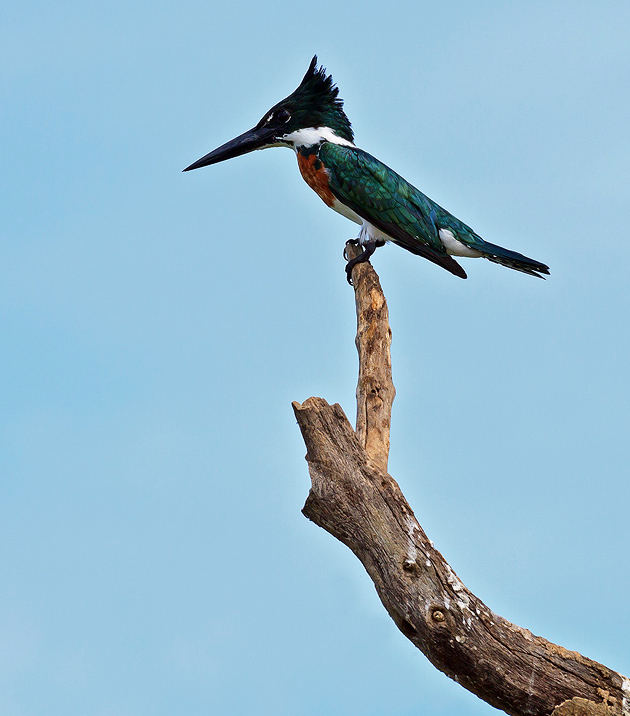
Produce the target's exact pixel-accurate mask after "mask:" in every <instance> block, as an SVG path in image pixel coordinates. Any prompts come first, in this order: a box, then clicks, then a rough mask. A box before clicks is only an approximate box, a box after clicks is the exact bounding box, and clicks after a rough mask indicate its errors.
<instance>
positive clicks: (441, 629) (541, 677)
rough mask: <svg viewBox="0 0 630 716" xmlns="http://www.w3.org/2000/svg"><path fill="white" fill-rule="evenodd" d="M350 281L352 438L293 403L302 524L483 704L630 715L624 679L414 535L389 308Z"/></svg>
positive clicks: (339, 418)
mask: <svg viewBox="0 0 630 716" xmlns="http://www.w3.org/2000/svg"><path fill="white" fill-rule="evenodd" d="M352 250H353V247H348V254H350V256H351V255H352V254H351V251H352ZM352 277H353V284H354V290H355V299H356V308H357V338H356V343H357V349H358V352H359V361H360V367H359V382H358V385H357V429H356V431H355V430H353V428H352V426H351V425H350V423H349V421H348V419H347V418H346V416H345V414H344V412H343V410H342V409H341V407H340V406H339V405H337V404H335V405H329V404H328V403H327V402H326V401H325V400H323V399H322V398H309V399H308V400H306V401H305V402H304V403H303V404H301V405H300V404H299V403H297V402H296V403H293V408H294V411H295V415H296V418H297V421H298V424H299V426H300V429H301V431H302V436H303V438H304V441H305V443H306V447H307V454H306V460H307V462H308V467H309V472H310V476H311V481H312V486H311V490H310V493H309V496H308V499H307V500H306V504H305V505H304V508H303V510H302V511H303V513H304V514H305V515H306V517H308V518H309V519H310V520H312V521H313V522H315V524H317V525H319V526H320V527H323V528H324V529H325V530H327V531H328V532H330V533H331V534H332V535H333V536H334V537H336V538H337V539H339V540H340V541H341V542H343V543H344V544H346V545H347V546H348V547H350V549H351V550H352V551H353V552H354V553H355V554H356V556H357V557H358V558H359V559H360V560H361V562H362V563H363V565H364V566H365V568H366V570H367V572H368V574H369V575H370V577H371V578H372V580H373V581H374V585H375V587H376V591H377V593H378V595H379V597H380V599H381V601H382V602H383V605H384V606H385V608H386V609H387V611H388V612H389V614H390V616H391V617H392V619H393V620H394V622H395V623H396V625H397V626H398V628H399V629H400V630H401V631H402V633H403V634H404V635H405V636H406V637H407V638H408V639H410V640H411V641H412V642H413V643H414V644H415V645H416V646H417V647H418V648H419V649H420V650H421V651H422V652H423V653H424V654H425V656H426V657H427V658H428V659H429V660H430V661H431V663H432V664H433V665H434V666H435V667H436V668H438V669H439V670H440V671H442V672H444V673H445V674H446V675H447V676H450V677H451V678H452V679H454V680H455V681H457V682H458V683H459V684H461V685H462V686H463V687H465V688H466V689H468V690H469V691H472V692H473V693H474V694H476V695H477V696H479V698H481V699H483V700H484V701H487V702H488V703H489V704H491V705H492V706H495V707H496V708H499V709H502V710H503V711H505V712H506V713H508V714H513V715H514V716H526V715H527V716H550V715H551V714H553V716H603V715H607V716H608V715H610V716H630V680H629V679H627V678H626V677H624V676H622V675H621V674H619V673H617V672H615V671H612V670H611V669H609V668H607V667H606V666H603V665H602V664H598V663H597V662H595V661H592V660H590V659H588V658H586V657H584V656H582V655H581V654H578V653H577V652H575V651H568V650H567V649H565V648H564V647H561V646H557V645H556V644H552V643H551V642H548V641H547V640H546V639H543V638H542V637H539V636H535V635H533V634H532V633H531V632H529V631H528V630H527V629H523V628H521V627H519V626H516V625H515V624H511V623H510V622H508V621H507V620H506V619H503V617H501V616H499V615H497V614H495V613H494V612H492V611H491V610H490V609H489V608H488V607H487V606H486V605H485V604H484V603H483V602H482V601H481V600H480V599H479V598H478V597H476V596H475V595H474V594H473V593H472V592H470V591H469V590H468V589H467V588H466V587H465V586H464V584H463V583H462V582H461V581H460V579H459V578H458V577H457V575H456V574H455V572H454V570H453V569H452V568H451V567H450V565H449V564H448V563H447V562H446V560H445V559H444V558H443V557H442V555H441V554H440V553H439V552H438V551H437V550H436V549H435V548H434V546H433V543H432V542H431V541H430V540H429V539H428V537H427V536H426V534H425V533H424V530H423V529H422V527H421V526H420V525H419V524H418V522H417V520H416V518H415V516H414V514H413V511H412V509H411V507H410V506H409V504H408V503H407V501H406V500H405V497H404V496H403V494H402V492H401V490H400V488H399V486H398V484H397V483H396V481H395V480H394V479H393V478H392V477H391V476H390V475H389V474H388V473H387V460H388V455H389V429H390V419H391V407H392V402H393V399H394V395H395V390H394V386H393V383H392V379H391V359H390V343H391V331H390V328H389V322H388V313H387V304H386V302H385V297H384V295H383V292H382V290H381V287H380V283H379V280H378V276H377V275H376V272H375V271H374V269H373V268H372V266H371V265H370V264H369V263H363V264H359V265H357V266H356V267H355V268H354V269H353V274H352Z"/></svg>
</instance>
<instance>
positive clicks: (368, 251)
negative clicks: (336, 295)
mask: <svg viewBox="0 0 630 716" xmlns="http://www.w3.org/2000/svg"><path fill="white" fill-rule="evenodd" d="M348 244H351V245H352V246H361V243H360V241H359V240H358V239H350V240H349V241H346V248H345V249H344V252H343V257H344V259H346V261H348V263H347V264H346V278H347V279H348V283H349V284H350V285H351V286H352V285H353V284H352V269H353V268H354V267H355V266H356V265H357V264H362V263H364V262H365V261H367V260H368V259H369V258H370V256H371V255H372V254H373V253H374V252H375V251H376V247H377V246H378V242H376V241H374V242H370V243H369V244H365V248H364V250H363V252H362V253H360V254H359V255H358V256H355V257H354V258H352V259H350V260H348V253H347V250H348Z"/></svg>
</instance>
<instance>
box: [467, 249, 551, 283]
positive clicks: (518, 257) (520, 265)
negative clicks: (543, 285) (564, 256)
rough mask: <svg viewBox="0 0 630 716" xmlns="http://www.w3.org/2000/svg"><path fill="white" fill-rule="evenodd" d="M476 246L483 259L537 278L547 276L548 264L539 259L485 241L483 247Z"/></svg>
mask: <svg viewBox="0 0 630 716" xmlns="http://www.w3.org/2000/svg"><path fill="white" fill-rule="evenodd" d="M476 248H479V250H480V251H481V254H482V256H483V258H484V259H488V261H492V262H493V263H495V264H501V266H507V267H508V268H511V269H514V270H515V271H522V272H523V273H527V274H529V275H530V276H536V277H537V278H542V279H544V278H545V276H549V266H546V265H545V264H542V263H540V261H534V259H530V258H528V257H527V256H523V254H519V253H517V252H516V251H510V250H509V249H504V248H503V247H502V246H497V245H496V244H489V243H488V242H487V241H484V244H483V247H476ZM541 274H544V276H541Z"/></svg>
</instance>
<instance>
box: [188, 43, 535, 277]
mask: <svg viewBox="0 0 630 716" xmlns="http://www.w3.org/2000/svg"><path fill="white" fill-rule="evenodd" d="M317 63H318V60H317V55H315V56H314V57H313V59H312V60H311V63H310V65H309V68H308V70H307V71H306V74H305V75H304V78H303V79H302V81H301V83H300V85H299V86H298V88H297V89H296V90H295V91H294V92H292V93H291V94H290V95H289V96H288V97H286V98H285V99H283V100H282V101H280V102H278V103H277V104H275V105H274V106H273V107H272V108H271V109H270V110H269V111H268V112H266V113H265V114H264V116H263V117H262V119H261V120H260V121H259V122H258V124H257V125H256V126H255V127H254V128H253V129H250V130H248V131H247V132H244V133H243V134H241V135H239V136H238V137H236V138H234V139H232V140H230V141H229V142H226V143H225V144H222V145H221V146H220V147H218V148H217V149H214V150H213V151H211V152H209V153H208V154H206V155H205V156H203V157H201V159H198V160H197V161H196V162H194V163H193V164H191V165H190V166H188V167H186V169H184V170H183V171H185V172H189V171H191V170H193V169H199V168H201V167H205V166H209V165H211V164H217V163H218V162H223V161H225V160H226V159H232V158H234V157H238V156H240V155H242V154H247V153H248V152H252V151H254V150H257V149H267V148H269V147H289V148H290V149H293V150H294V151H295V154H296V156H297V162H298V167H299V170H300V173H301V174H302V177H303V178H304V180H305V181H306V183H307V184H308V185H309V186H310V187H311V189H313V190H314V191H315V192H316V193H317V194H318V195H319V196H320V198H321V199H322V200H323V201H324V203H325V204H326V205H327V206H329V207H330V208H331V209H334V210H335V211H337V212H338V213H340V214H341V215H342V216H345V217H346V218H348V219H350V220H352V221H354V222H356V223H357V224H359V225H360V227H361V228H360V230H359V235H358V237H357V238H356V239H353V240H351V242H352V243H354V244H355V245H357V246H358V247H359V250H360V251H361V253H359V254H358V255H357V256H355V257H354V258H352V259H350V260H349V261H348V262H347V264H346V267H345V268H346V277H347V280H348V283H350V284H352V269H353V268H354V266H356V264H358V263H361V262H363V261H367V260H368V259H369V258H370V257H371V256H372V254H373V253H374V251H375V250H376V248H377V247H379V246H383V245H384V244H385V243H387V242H392V243H394V244H397V245H398V246H401V247H402V248H404V249H407V251H410V252H411V253H413V254H416V255H418V256H422V257H423V258H425V259H428V260H429V261H431V262H433V263H434V264H437V265H438V266H441V267H442V268H444V269H446V270H447V271H449V272H450V273H451V274H453V275H455V276H459V278H467V276H466V272H465V271H464V269H463V268H462V266H461V265H460V264H459V263H458V262H457V261H456V260H455V259H454V258H453V257H454V256H457V257H458V258H459V257H482V258H484V259H488V261H492V262H494V263H496V264H501V265H502V266H507V267H509V268H511V269H515V270H516V271H521V272H523V273H526V274H529V275H531V276H537V277H538V278H544V276H545V275H549V267H548V266H546V265H545V264H543V263H540V262H539V261H535V260H534V259H530V258H528V257H527V256H523V254H519V253H517V252H515V251H511V250H509V249H505V248H503V247H501V246H497V245H496V244H491V243H489V242H487V241H484V239H482V238H481V236H479V235H478V234H476V233H475V232H474V231H473V230H472V229H471V228H470V227H469V226H467V225H466V224H465V223H464V222H463V221H460V220H459V219H458V218H456V217H455V216H453V214H451V213H449V212H448V211H447V210H446V209H444V208H442V207H441V206H440V205H439V204H437V203H436V202H434V201H433V200H432V199H430V198H429V197H428V196H426V195H425V194H423V193H422V192H421V191H420V190H419V189H416V187H415V186H413V185H412V184H410V183H409V182H408V181H407V180H406V179H404V178H403V177H402V176H400V174H397V173H396V172H395V171H394V170H393V169H390V168H389V167H388V166H387V165H386V164H383V162H381V161H380V160H379V159H377V158H376V157H374V156H372V155H371V154H368V152H366V151H365V150H363V149H360V148H359V147H357V146H356V145H355V143H354V132H353V130H352V126H351V124H350V120H349V119H348V117H347V116H346V113H345V112H344V109H343V100H342V99H341V98H340V97H339V89H338V87H337V86H336V85H335V83H334V81H333V78H332V76H331V75H329V74H328V73H327V70H326V69H325V68H324V67H323V66H319V67H318V66H317Z"/></svg>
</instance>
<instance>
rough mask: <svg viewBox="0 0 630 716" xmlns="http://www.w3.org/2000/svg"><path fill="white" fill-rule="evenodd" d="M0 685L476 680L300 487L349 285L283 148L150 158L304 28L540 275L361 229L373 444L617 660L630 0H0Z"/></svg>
mask: <svg viewBox="0 0 630 716" xmlns="http://www.w3.org/2000/svg"><path fill="white" fill-rule="evenodd" d="M2 15H3V18H2V23H1V24H0V56H1V61H0V93H1V99H2V101H1V102H0V112H1V113H2V117H1V126H2V133H1V135H0V154H1V159H2V166H3V172H4V177H5V181H4V184H3V192H2V196H3V201H2V217H3V220H2V232H1V234H0V239H1V248H0V251H1V258H0V335H1V336H2V338H1V340H0V376H1V379H0V405H1V406H2V409H1V410H0V474H1V477H2V481H1V489H2V496H1V499H0V540H1V543H2V545H3V548H2V550H0V574H2V578H1V579H0V585H1V597H0V634H1V635H2V638H0V711H1V712H2V713H6V714H11V715H12V716H38V715H40V714H45V715H46V716H58V715H59V716H61V715H63V716H74V715H75V714H76V716H149V715H151V716H167V715H168V716H170V715H173V716H174V715H175V714H177V715H179V714H187V716H195V715H197V714H230V715H231V716H241V715H245V714H247V715H248V716H249V715H251V714H257V716H267V715H271V714H273V716H296V715H299V716H302V715H303V716H316V715H317V716H319V715H320V714H326V715H327V716H331V715H332V716H336V715H337V714H340V715H341V714H343V715H344V716H359V715H361V716H377V715H380V714H388V716H410V715H411V714H418V713H430V714H436V715H438V716H451V715H455V714H458V715H459V714H462V713H465V714H471V715H473V716H476V715H479V716H481V715H484V714H490V713H491V712H493V709H492V708H491V707H490V706H487V705H486V704H484V703H482V702H481V701H479V700H478V699H477V698H476V697H474V696H472V695H470V694H468V693H467V692H465V691H463V690H462V689H461V688H460V687H459V686H458V685H457V684H455V683H454V682H451V681H449V680H448V679H447V678H446V677H445V676H443V675H442V674H440V673H438V672H437V671H436V670H435V669H434V668H433V667H432V666H431V665H430V664H429V663H428V662H427V661H426V659H425V658H424V657H423V656H422V654H420V652H418V651H417V650H416V649H415V648H414V647H413V646H412V645H411V644H410V643H409V642H407V640H406V639H405V638H404V637H403V636H402V635H401V634H400V633H399V632H398V631H397V629H396V628H395V626H394V624H393V622H392V621H391V620H390V618H389V617H388V616H387V614H386V613H385V611H384V609H383V608H382V607H381V605H380V603H379V601H378V599H377V596H376V594H375V591H374V589H373V586H372V584H371V582H370V581H369V579H368V577H367V575H366V574H365V572H364V570H363V568H362V567H361V565H360V564H359V563H358V562H357V561H356V559H355V558H354V557H353V556H352V555H351V554H350V553H349V551H348V550H347V549H346V548H345V547H343V546H342V545H341V544H340V543H338V542H336V541H335V540H334V539H333V538H332V537H330V536H329V535H328V534H326V533H324V532H323V531H322V530H320V529H318V528H316V527H315V526H314V525H312V524H311V523H309V522H308V521H307V520H306V519H305V518H304V517H303V516H302V515H301V514H300V509H301V507H302V504H303V502H304V499H305V498H306V495H307V492H308V486H309V480H308V475H307V468H306V463H305V462H304V459H303V456H304V446H303V443H302V440H301V437H300V434H299V430H298V428H297V425H296V424H295V420H294V417H293V414H292V411H291V407H290V403H291V401H292V400H298V401H303V400H304V399H306V398H307V397H309V396H310V395H318V396H322V397H324V398H326V399H327V400H329V401H331V402H340V403H341V404H342V406H343V407H344V408H345V410H346V412H347V413H348V415H349V416H351V417H353V414H354V404H353V403H354V389H355V382H356V371H357V364H356V363H357V361H356V355H355V349H354V320H355V318H354V305H353V295H352V291H351V289H350V288H349V287H348V286H347V284H346V283H345V276H344V272H343V260H342V258H341V251H342V247H343V244H344V242H345V240H346V239H348V238H350V237H352V236H353V235H355V233H356V231H355V227H354V225H352V224H351V223H350V222H348V221H346V220H345V219H343V218H342V217H340V216H338V215H336V214H334V213H333V212H331V211H329V210H328V209H326V207H325V206H324V205H323V204H322V203H321V201H320V200H319V199H318V197H317V196H315V195H314V194H313V193H312V192H311V190H310V189H309V188H308V187H307V186H306V184H304V183H303V182H302V180H301V178H300V176H299V173H298V170H297V167H296V162H295V158H294V157H293V156H292V155H291V153H290V152H289V151H288V150H282V151H281V150H273V151H271V150H270V151H265V152H257V153H255V154H252V155H248V156H246V157H241V158H238V159H235V160H232V161H231V162H227V163H225V164H220V165H217V166H215V167H210V168H206V169H202V170H199V171H196V172H191V173H189V174H182V173H181V170H182V169H183V168H184V167H185V166H187V165H188V164H190V163H191V162H192V161H194V160H195V159H197V158H198V157H200V156H202V155H203V154H205V153H206V152H208V151H210V150H211V149H213V148H214V147H215V146H218V145H219V144H221V143H223V142H224V141H226V140H227V139H230V138H231V137H232V136H235V135H236V134H239V133H240V132H242V131H244V130H245V129H248V128H249V127H251V126H253V124H255V122H257V121H258V119H259V118H260V116H262V114H263V113H264V112H265V111H266V110H267V109H268V108H269V107H270V106H271V105H272V104H274V103H275V102H276V101H278V100H279V99H281V98H282V97H284V96H286V95H287V94H288V93H289V92H291V91H292V90H293V89H294V88H295V86H296V85H297V84H298V82H299V81H300V79H301V77H302V75H303V73H304V71H305V70H306V67H307V66H308V63H309V61H310V59H311V57H312V55H313V54H315V53H317V54H318V55H319V58H320V60H321V62H322V63H323V64H324V65H325V66H326V67H327V68H328V70H329V71H330V72H331V73H332V74H333V76H334V78H335V80H336V82H337V83H338V85H339V87H340V91H341V96H342V97H343V98H344V99H345V102H346V104H345V107H346V110H347V113H348V115H349V117H350V119H351V120H352V121H353V126H354V129H355V133H356V137H357V143H358V144H359V145H360V146H362V147H364V148H365V149H367V150H368V151H370V152H372V153H373V154H375V155H376V156H378V157H379V158H381V159H382V160H383V161H385V162H386V163H387V164H389V165H390V166H392V167H393V168H394V169H396V170H397V171H398V172H400V173H401V174H403V175H404V176H405V177H406V178H408V179H409V180H410V181H412V182H413V183H414V184H415V185H416V186H418V187H419V188H421V189H422V190H423V191H425V193H427V194H429V196H431V197H432V198H434V199H435V200H436V201H438V202H439V203H440V204H442V205H443V206H445V207H446V208H448V209H449V210H450V211H452V212H453V213H455V214H456V215H457V216H458V217H459V218H461V219H462V220H464V221H465V222H466V223H468V224H470V225H471V226H473V227H474V228H475V230H476V231H478V232H479V233H480V234H481V235H482V236H484V237H485V238H486V239H488V240H489V241H492V242H494V243H498V244H501V245H503V246H506V247H509V248H512V249H514V250H517V251H521V252H523V253H525V254H527V255H528V256H532V257H533V258H536V259H538V260H541V261H544V262H546V263H548V264H549V265H550V267H551V277H550V278H549V280H547V281H546V282H543V281H538V280H536V279H533V278H531V277H528V276H525V275H522V274H518V273H516V272H513V271H509V270H507V269H505V268H502V267H500V266H496V265H493V264H490V263H488V262H485V261H481V260H463V261H462V263H463V264H464V265H465V268H466V270H467V272H468V275H469V279H468V280H467V281H460V280H459V279H456V278H455V277H453V276H451V275H450V274H447V273H446V272H445V271H442V270H440V269H439V268H438V267H436V266H433V265H431V264H429V263H428V262H426V261H423V260H421V259H419V258H417V257H414V256H412V255H411V254H408V253H407V252H405V251H403V250H401V249H399V248H397V247H395V246H387V247H385V248H383V249H379V250H378V252H377V253H376V255H375V257H374V260H373V263H374V265H375V267H376V269H377V271H378V272H379V274H380V277H381V281H382V284H383V287H384V290H385V293H386V296H387V298H388V302H389V308H390V316H391V324H392V329H393V346H392V354H393V366H394V381H395V384H396V388H397V391H398V395H397V398H396V402H395V405H394V415H393V429H392V450H391V456H390V471H391V473H392V475H393V476H394V477H395V478H396V479H397V480H398V482H399V483H400V485H401V487H402V489H403V491H404V493H405V494H406V496H407V498H408V499H409V501H410V503H411V505H412V507H413V508H414V510H415V512H416V515H417V516H418V518H419V520H420V522H421V524H422V525H423V526H424V528H425V529H426V531H427V532H428V534H429V536H430V537H431V539H433V541H434V542H435V544H436V546H437V547H438V548H439V549H440V550H441V551H442V553H443V554H444V556H445V557H446V559H447V560H449V562H450V563H451V565H452V566H453V568H454V569H455V570H456V572H457V573H458V574H459V576H460V577H461V578H462V580H463V581H464V582H465V583H466V584H467V585H468V586H469V587H470V588H471V589H472V590H473V591H474V592H475V593H476V594H478V596H479V597H480V598H482V599H483V600H484V601H485V602H486V603H487V604H488V606H490V607H491V608H492V609H494V610H495V611H496V612H498V613H500V614H502V615H503V616H505V617H506V618H508V619H511V620H512V621H515V622H516V623H518V624H520V625H522V626H524V627H527V628H529V629H531V630H532V631H533V632H535V633H537V634H541V635H543V636H545V637H546V638H548V639H550V640H552V641H555V642H558V643H560V644H563V645H564V646H566V647H568V648H571V649H576V650H578V651H580V652H582V653H584V654H585V655H587V656H589V657H591V658H594V659H597V660H599V661H602V662H603V663H605V664H606V665H607V666H609V667H611V668H613V669H617V670H619V671H621V672H622V673H626V674H628V673H630V657H629V655H628V648H627V644H628V643H629V642H630V620H629V619H628V610H627V609H625V608H624V604H623V595H627V594H628V592H629V591H630V576H629V575H628V570H627V563H628V553H629V551H630V536H629V534H630V533H629V530H628V527H627V523H628V508H627V505H628V500H629V499H630V487H629V481H628V467H627V465H628V460H627V449H628V448H627V446H628V434H629V430H628V428H629V415H630V408H629V407H628V406H629V403H628V395H630V378H629V371H628V354H629V349H630V343H629V340H628V331H627V327H628V319H629V318H630V316H629V313H630V310H629V305H630V301H629V291H628V269H627V267H628V265H629V264H630V242H629V241H628V228H627V227H628V219H627V204H628V200H627V195H628V188H629V184H630V172H629V169H628V167H629V166H630V149H629V145H628V131H627V129H628V126H630V102H629V100H628V91H627V87H628V77H629V70H630V52H629V50H628V37H629V36H630V7H629V6H628V4H627V3H625V2H621V1H619V2H610V1H608V0H604V1H603V2H598V3H586V2H554V1H553V0H552V1H551V2H549V1H548V0H547V1H545V2H528V3H508V2H492V1H488V2H476V3H464V2H455V1H448V0H447V1H446V2H440V3H437V2H433V3H431V2H419V3H400V2H393V3H388V4H387V5H385V4H383V3H373V2H361V3H359V2H349V3H345V4H344V3H331V2H327V1H326V0H324V1H323V2H319V3H317V4H316V5H311V6H308V5H303V6H299V5H296V4H295V3H289V2H285V1H282V0H281V1H280V2H277V3H275V4H273V5H269V4H255V3H249V2H233V3H229V4H224V5H217V4H212V3H202V2H188V1H187V0H183V1H180V2H178V3H168V2H156V3H151V4H147V3H138V2H135V1H134V0H126V2H124V3H122V2H111V3H103V2H99V1H95V2H85V1H84V2H64V1H63V0H62V1H61V2H58V3H55V4H50V3H41V2H31V3H16V2H14V3H12V5H10V6H8V7H6V8H5V9H4V10H3V13H2Z"/></svg>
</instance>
